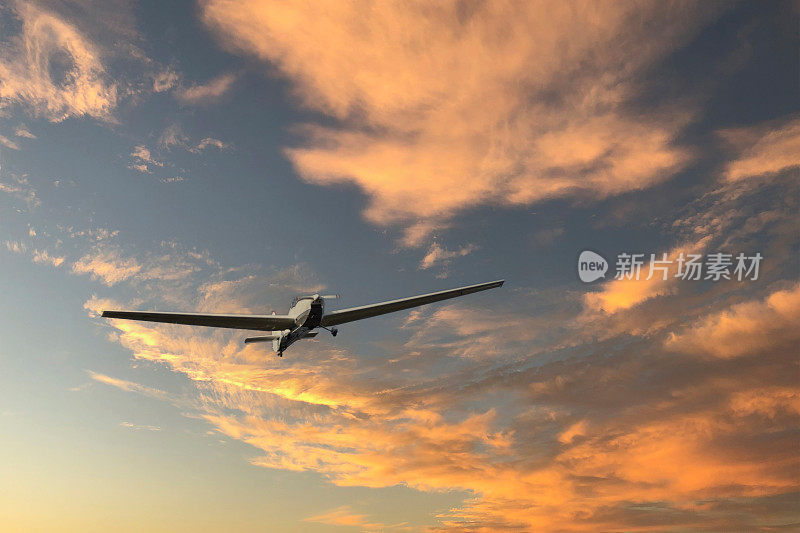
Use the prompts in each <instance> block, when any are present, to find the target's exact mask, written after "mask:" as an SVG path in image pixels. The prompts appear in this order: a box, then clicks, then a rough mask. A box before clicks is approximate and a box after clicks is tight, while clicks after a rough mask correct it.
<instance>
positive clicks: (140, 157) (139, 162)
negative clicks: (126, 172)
mask: <svg viewBox="0 0 800 533" xmlns="http://www.w3.org/2000/svg"><path fill="white" fill-rule="evenodd" d="M131 158H133V161H132V162H131V163H130V164H129V165H128V168H130V169H132V170H137V171H139V172H142V173H146V174H150V173H152V168H151V167H153V166H156V167H163V166H164V163H163V162H161V161H158V160H157V159H154V158H153V156H152V155H151V154H150V150H148V149H147V147H146V146H144V145H143V144H138V145H136V146H135V147H134V148H133V151H132V152H131Z"/></svg>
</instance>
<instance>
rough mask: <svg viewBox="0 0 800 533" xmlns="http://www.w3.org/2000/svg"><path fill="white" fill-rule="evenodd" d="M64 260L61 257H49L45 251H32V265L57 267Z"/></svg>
mask: <svg viewBox="0 0 800 533" xmlns="http://www.w3.org/2000/svg"><path fill="white" fill-rule="evenodd" d="M64 259H66V258H65V257H63V256H57V255H56V256H54V255H50V254H49V253H48V251H47V250H34V251H33V262H34V263H42V264H47V265H52V266H54V267H59V266H61V264H62V263H63V262H64Z"/></svg>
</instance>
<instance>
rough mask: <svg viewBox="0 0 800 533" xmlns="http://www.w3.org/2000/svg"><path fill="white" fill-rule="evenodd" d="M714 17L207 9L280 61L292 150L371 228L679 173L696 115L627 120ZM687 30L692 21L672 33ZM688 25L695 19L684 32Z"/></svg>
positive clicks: (645, 11)
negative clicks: (306, 112)
mask: <svg viewBox="0 0 800 533" xmlns="http://www.w3.org/2000/svg"><path fill="white" fill-rule="evenodd" d="M708 11H710V10H709V9H707V8H706V7H703V6H697V5H694V6H692V5H688V4H671V3H670V4H665V3H652V4H648V3H637V4H626V3H619V2H609V3H603V4H597V3H593V4H576V3H564V2H556V1H553V2H536V3H522V4H520V3H505V2H492V3H488V4H487V3H476V4H464V3H461V2H444V3H441V2H440V3H436V4H435V5H431V4H430V3H426V2H418V3H417V2H412V3H410V4H408V3H405V4H402V5H400V4H391V3H387V4H379V5H372V6H370V8H369V9H364V8H363V6H361V5H360V4H358V3H344V4H342V3H340V2H331V3H322V4H319V3H316V4H314V5H310V4H308V5H305V4H285V3H280V2H257V1H248V2H233V1H230V0H206V1H205V2H204V3H203V18H204V20H205V22H206V24H208V25H209V26H210V27H211V28H212V29H213V30H214V31H215V32H216V33H217V35H218V36H219V39H220V41H221V42H222V43H223V44H224V45H225V46H227V47H229V48H231V49H234V50H237V51H243V52H245V53H248V54H252V55H255V56H257V57H259V58H261V59H264V60H267V61H269V62H271V63H272V64H274V65H275V66H276V67H277V68H278V69H279V70H280V72H281V73H282V74H283V75H285V76H286V77H287V78H289V79H290V80H291V81H292V82H293V84H294V85H293V87H294V90H295V93H296V95H297V98H298V99H299V101H301V102H302V103H303V104H304V105H306V106H308V107H311V108H313V109H316V110H319V111H321V112H323V113H326V114H328V115H330V116H332V117H334V118H336V119H339V120H340V121H341V122H340V125H339V127H335V128H331V127H327V126H325V127H323V126H315V125H306V126H304V127H303V128H301V130H300V131H301V132H304V133H305V134H306V137H307V139H308V143H307V144H306V145H305V146H302V147H297V148H291V149H289V150H287V153H288V155H289V157H290V158H291V159H292V161H293V162H294V164H295V166H296V167H297V169H298V171H299V172H300V174H301V175H302V176H303V177H304V178H305V179H306V180H308V181H310V182H313V183H319V184H324V185H327V184H332V183H337V182H351V183H355V184H357V185H358V186H359V187H360V188H362V189H363V190H364V191H365V192H366V193H367V194H368V195H369V198H370V203H369V205H368V207H367V209H366V211H365V215H366V217H367V218H368V219H369V220H370V221H371V222H374V223H376V224H382V225H387V224H401V225H403V226H405V227H407V228H409V233H408V234H407V235H406V236H405V237H404V239H403V242H404V244H407V245H409V244H421V241H422V239H423V236H425V235H429V234H430V232H431V231H432V229H431V228H435V227H440V226H442V225H444V224H446V221H447V219H449V218H450V217H452V216H453V215H454V214H455V213H456V212H458V211H461V210H463V209H464V208H466V207H469V206H475V205H486V204H503V205H516V204H528V203H532V202H537V201H541V200H545V199H548V198H554V197H563V196H570V195H575V194H588V195H591V196H594V197H604V196H608V195H614V194H619V193H621V192H625V191H631V190H637V189H642V188H646V187H649V186H651V185H653V184H655V183H658V182H661V181H663V180H665V179H667V178H669V177H670V176H671V175H673V174H674V173H675V172H676V171H678V170H680V169H681V168H683V167H684V165H685V164H686V163H687V162H688V161H689V160H690V159H691V157H692V156H691V151H690V150H689V149H687V148H686V147H682V146H678V145H676V143H675V142H674V138H675V136H676V135H677V133H678V132H679V131H680V130H681V128H682V127H683V126H684V125H685V124H686V123H687V121H689V120H690V119H691V115H692V113H691V111H690V110H687V109H659V108H651V109H650V110H649V111H648V112H647V113H642V112H638V111H633V110H632V109H629V108H628V106H627V102H629V101H630V100H632V99H633V98H635V97H637V96H638V95H640V94H641V91H642V87H641V86H640V85H639V74H640V73H641V72H643V71H645V70H646V69H647V68H648V67H649V66H650V65H652V64H653V63H654V62H655V61H657V60H658V59H660V58H662V57H663V56H664V55H665V54H667V53H669V52H670V51H671V50H673V49H675V48H676V47H677V46H679V45H680V44H681V43H683V42H684V41H685V39H687V38H688V37H689V36H690V35H692V34H693V32H694V31H695V30H696V29H697V28H698V27H699V26H701V25H702V24H703V21H705V20H708V14H709V13H708ZM679 21H683V22H679ZM686 21H692V22H686Z"/></svg>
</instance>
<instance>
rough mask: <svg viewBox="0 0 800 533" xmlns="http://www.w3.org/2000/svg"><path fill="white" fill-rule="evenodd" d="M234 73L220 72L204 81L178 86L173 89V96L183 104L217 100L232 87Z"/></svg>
mask: <svg viewBox="0 0 800 533" xmlns="http://www.w3.org/2000/svg"><path fill="white" fill-rule="evenodd" d="M236 78H237V75H236V74H231V73H228V74H222V75H220V76H217V77H216V78H214V79H212V80H209V81H207V82H206V83H202V84H197V85H192V86H190V87H180V88H179V89H177V90H176V91H175V96H176V97H177V98H178V100H179V101H180V102H181V103H183V104H189V105H203V104H208V103H211V102H215V101H217V100H219V99H220V98H221V97H222V96H224V95H225V94H226V93H227V92H228V91H230V89H231V88H232V87H233V84H234V83H235V82H236Z"/></svg>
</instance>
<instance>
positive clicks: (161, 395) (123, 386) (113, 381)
mask: <svg viewBox="0 0 800 533" xmlns="http://www.w3.org/2000/svg"><path fill="white" fill-rule="evenodd" d="M88 374H89V377H90V378H92V379H93V380H95V381H97V382H99V383H104V384H106V385H110V386H112V387H116V388H118V389H120V390H124V391H126V392H135V393H138V394H142V395H144V396H149V397H151V398H156V399H158V400H170V398H171V397H170V395H169V394H167V393H166V392H164V391H162V390H159V389H155V388H153V387H148V386H147V385H141V384H139V383H135V382H133V381H128V380H124V379H119V378H114V377H111V376H108V375H106V374H100V373H98V372H92V371H91V370H89V371H88Z"/></svg>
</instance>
